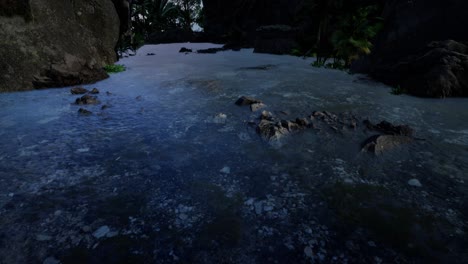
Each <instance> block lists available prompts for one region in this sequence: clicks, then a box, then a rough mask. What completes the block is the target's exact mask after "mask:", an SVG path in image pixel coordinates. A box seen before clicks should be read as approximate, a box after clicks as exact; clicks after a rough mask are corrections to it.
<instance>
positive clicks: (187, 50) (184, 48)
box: [179, 47, 192, 53]
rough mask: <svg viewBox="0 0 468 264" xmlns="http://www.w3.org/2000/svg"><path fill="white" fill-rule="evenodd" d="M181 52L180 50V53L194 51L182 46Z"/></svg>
mask: <svg viewBox="0 0 468 264" xmlns="http://www.w3.org/2000/svg"><path fill="white" fill-rule="evenodd" d="M179 52H180V53H188V52H192V50H191V49H187V48H186V47H182V48H180V50H179Z"/></svg>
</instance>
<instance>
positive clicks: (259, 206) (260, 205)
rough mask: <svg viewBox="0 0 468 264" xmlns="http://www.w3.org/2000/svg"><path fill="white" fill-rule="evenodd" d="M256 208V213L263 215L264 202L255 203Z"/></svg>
mask: <svg viewBox="0 0 468 264" xmlns="http://www.w3.org/2000/svg"><path fill="white" fill-rule="evenodd" d="M254 208H255V213H256V214H258V215H260V214H262V211H263V202H262V201H259V202H255V203H254Z"/></svg>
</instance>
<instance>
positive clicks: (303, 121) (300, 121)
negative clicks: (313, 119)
mask: <svg viewBox="0 0 468 264" xmlns="http://www.w3.org/2000/svg"><path fill="white" fill-rule="evenodd" d="M296 124H298V125H299V126H302V127H307V126H309V121H308V120H307V118H296Z"/></svg>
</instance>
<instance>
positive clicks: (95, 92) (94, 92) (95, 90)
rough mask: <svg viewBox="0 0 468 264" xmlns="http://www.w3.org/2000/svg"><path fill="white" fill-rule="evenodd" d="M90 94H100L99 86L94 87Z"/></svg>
mask: <svg viewBox="0 0 468 264" xmlns="http://www.w3.org/2000/svg"><path fill="white" fill-rule="evenodd" d="M89 93H90V94H98V93H99V90H98V89H97V88H93V89H92V90H91V92H89Z"/></svg>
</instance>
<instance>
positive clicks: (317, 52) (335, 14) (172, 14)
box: [120, 0, 383, 69]
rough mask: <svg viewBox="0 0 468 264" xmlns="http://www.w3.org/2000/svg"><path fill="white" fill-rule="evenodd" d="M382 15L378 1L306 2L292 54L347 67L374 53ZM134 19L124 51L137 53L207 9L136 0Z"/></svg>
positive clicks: (197, 1)
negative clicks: (152, 38)
mask: <svg viewBox="0 0 468 264" xmlns="http://www.w3.org/2000/svg"><path fill="white" fill-rule="evenodd" d="M380 13H381V6H380V5H379V1H378V0H369V1H359V0H351V1H344V0H303V3H302V5H300V7H299V8H298V11H297V13H296V15H295V19H294V21H295V24H294V25H293V26H294V27H296V28H299V29H300V32H301V33H300V34H299V35H298V39H297V40H298V42H299V44H300V47H299V48H298V49H295V50H293V51H291V53H293V54H294V55H307V56H315V57H317V61H316V62H315V63H314V66H317V67H322V66H325V67H330V68H338V69H343V68H347V67H349V66H350V65H351V63H352V62H353V61H354V60H356V59H358V58H359V57H360V56H362V55H364V54H369V53H370V52H371V49H372V40H373V38H374V37H375V36H376V34H377V33H378V31H379V30H380V29H381V27H382V24H383V21H382V19H380V18H379V14H380ZM131 21H132V28H131V29H132V30H131V31H132V32H131V34H127V35H126V36H125V37H124V38H123V39H122V41H121V45H120V49H121V50H126V49H128V48H132V49H136V48H137V47H138V46H140V45H142V44H143V43H144V42H145V40H147V39H148V37H149V36H150V35H152V34H158V33H159V34H160V33H163V32H165V31H168V30H173V29H178V30H180V32H192V27H193V25H194V24H195V23H197V24H199V25H203V5H202V3H201V0H136V1H133V3H132V7H131ZM233 28H237V29H238V28H239V27H238V25H233ZM226 34H227V35H229V34H230V32H226ZM231 41H234V42H236V41H237V42H239V38H235V39H233V40H231ZM240 41H243V40H240ZM331 58H332V59H333V62H329V60H328V59H331Z"/></svg>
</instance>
